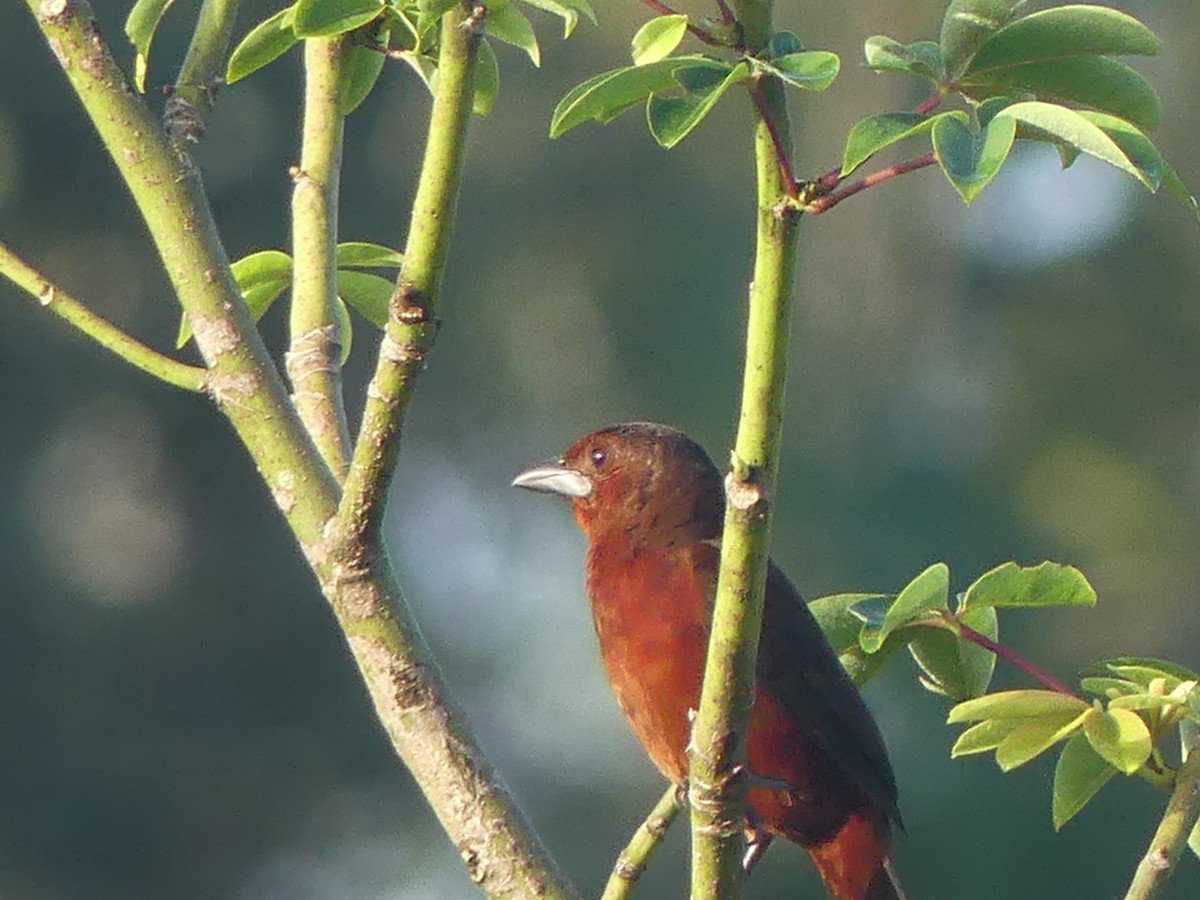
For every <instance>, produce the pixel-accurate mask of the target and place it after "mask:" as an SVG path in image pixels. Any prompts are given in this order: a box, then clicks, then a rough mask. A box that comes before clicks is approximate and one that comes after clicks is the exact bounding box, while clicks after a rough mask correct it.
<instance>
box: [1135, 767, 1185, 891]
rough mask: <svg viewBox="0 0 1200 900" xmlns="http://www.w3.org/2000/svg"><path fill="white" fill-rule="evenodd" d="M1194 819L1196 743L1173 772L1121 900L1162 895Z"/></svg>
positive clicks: (1181, 852)
mask: <svg viewBox="0 0 1200 900" xmlns="http://www.w3.org/2000/svg"><path fill="white" fill-rule="evenodd" d="M1197 821H1200V746H1194V747H1192V748H1191V749H1190V752H1189V753H1188V757H1187V760H1186V761H1185V762H1184V764H1183V765H1182V766H1181V767H1180V768H1179V770H1178V771H1177V772H1176V773H1175V787H1174V789H1173V790H1172V791H1171V797H1170V799H1169V800H1167V808H1166V810H1165V811H1164V812H1163V817H1162V820H1161V821H1160V822H1159V823H1158V828H1157V829H1156V830H1155V832H1154V837H1153V838H1151V840H1150V846H1149V848H1148V849H1147V850H1146V853H1145V855H1144V856H1143V857H1142V859H1141V862H1139V863H1138V867H1137V870H1136V871H1135V872H1134V875H1133V881H1132V882H1131V883H1130V885H1129V890H1128V891H1127V892H1126V893H1125V900H1155V898H1157V897H1160V896H1162V892H1163V890H1164V889H1165V888H1166V885H1167V882H1168V881H1169V880H1170V878H1171V875H1172V874H1173V873H1174V871H1175V866H1176V864H1177V863H1178V862H1179V857H1180V856H1181V855H1182V854H1183V850H1184V847H1186V846H1187V842H1188V836H1189V835H1190V834H1191V832H1192V829H1194V828H1195V827H1196V824H1197Z"/></svg>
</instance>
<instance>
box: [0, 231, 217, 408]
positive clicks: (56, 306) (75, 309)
mask: <svg viewBox="0 0 1200 900" xmlns="http://www.w3.org/2000/svg"><path fill="white" fill-rule="evenodd" d="M0 274H3V275H4V276H5V277H7V278H8V279H10V280H11V281H12V282H13V284H15V285H17V287H19V288H22V289H23V290H25V291H26V292H28V293H29V294H30V295H31V296H32V297H34V298H35V299H36V300H37V301H38V303H40V304H41V306H42V308H43V309H48V310H50V312H52V313H54V314H55V315H56V316H58V317H60V318H61V319H63V320H65V321H67V322H70V323H71V324H72V325H74V326H75V327H76V328H78V329H79V330H80V331H82V332H83V333H84V334H86V335H87V336H88V337H90V338H91V339H92V340H94V341H95V342H96V343H97V344H99V345H100V346H102V347H104V348H105V349H107V350H110V351H112V352H113V353H115V354H116V355H117V356H119V357H121V359H123V360H125V362H127V363H129V364H130V365H132V366H136V367H137V368H139V369H141V370H142V371H143V372H147V373H149V374H150V375H153V376H154V377H155V378H157V379H158V380H159V381H165V382H166V383H167V384H171V385H174V386H175V387H178V388H183V389H184V390H188V391H203V390H204V388H205V384H206V382H207V380H208V373H207V372H206V371H205V370H204V369H201V368H198V367H197V366H189V365H187V364H186V363H181V362H179V361H178V360H175V359H171V357H169V356H164V355H163V354H162V353H159V352H158V351H157V350H154V349H153V348H151V347H147V346H146V345H145V344H143V343H142V342H141V341H139V340H137V339H136V338H133V337H130V336H129V335H128V334H126V333H125V332H124V331H122V330H121V329H120V328H118V327H117V326H116V325H114V324H112V323H111V322H109V321H107V320H106V319H103V318H101V317H100V316H98V315H96V314H95V313H94V312H92V311H91V310H90V309H88V308H87V307H86V306H84V305H83V304H82V303H80V302H79V301H78V300H75V299H74V298H72V297H71V296H70V295H69V294H67V293H66V292H65V291H63V290H62V289H61V288H59V287H57V286H56V285H54V284H52V283H51V282H50V281H49V280H48V279H47V278H46V277H45V276H43V275H42V274H41V273H40V272H38V271H37V270H36V269H34V268H33V267H32V266H30V265H29V264H28V263H26V262H25V261H24V260H22V259H20V258H19V257H18V256H17V255H16V254H15V253H13V252H12V250H10V249H9V248H8V247H7V246H5V245H4V244H0Z"/></svg>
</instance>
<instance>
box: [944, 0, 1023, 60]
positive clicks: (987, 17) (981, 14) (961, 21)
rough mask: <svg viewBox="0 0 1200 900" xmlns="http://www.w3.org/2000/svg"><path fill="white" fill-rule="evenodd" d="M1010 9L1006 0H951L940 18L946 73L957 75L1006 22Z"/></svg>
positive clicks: (1010, 14)
mask: <svg viewBox="0 0 1200 900" xmlns="http://www.w3.org/2000/svg"><path fill="white" fill-rule="evenodd" d="M1013 12H1014V10H1013V7H1012V4H1010V3H1007V2H1005V0H952V2H951V3H950V5H949V6H948V7H946V15H945V16H944V17H943V18H942V33H941V46H942V56H943V57H944V58H945V60H946V75H947V76H949V77H950V78H951V79H954V78H957V77H958V76H959V74H961V73H962V71H963V70H964V69H965V68H966V67H967V64H968V63H969V62H970V61H971V57H972V56H974V55H975V52H976V51H977V50H978V49H979V48H980V47H981V46H982V45H983V43H984V42H985V41H986V40H987V39H988V38H990V37H991V36H992V35H993V34H995V33H996V32H997V31H999V30H1000V29H1001V28H1003V27H1004V26H1005V25H1006V24H1008V21H1009V19H1011V18H1012V16H1013Z"/></svg>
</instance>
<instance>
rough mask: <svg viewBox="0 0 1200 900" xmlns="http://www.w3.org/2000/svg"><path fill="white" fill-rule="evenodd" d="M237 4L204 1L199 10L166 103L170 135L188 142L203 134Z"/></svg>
mask: <svg viewBox="0 0 1200 900" xmlns="http://www.w3.org/2000/svg"><path fill="white" fill-rule="evenodd" d="M239 5H241V0H204V4H203V5H202V6H201V7H200V15H199V16H198V17H197V19H196V30H195V31H193V32H192V41H191V43H190V44H189V45H188V50H187V55H186V56H185V57H184V59H183V65H182V66H181V67H180V69H179V77H178V78H176V79H175V89H174V94H173V96H172V98H171V99H169V100H168V101H167V129H168V131H171V132H172V134H173V135H174V134H177V133H182V134H184V135H186V136H188V137H190V138H191V139H192V140H199V139H200V137H201V136H202V135H203V133H204V120H205V119H207V118H208V116H209V114H210V113H211V112H212V106H213V97H214V96H215V95H216V92H217V88H218V87H219V86H220V85H221V83H222V79H223V76H224V74H225V63H226V61H227V60H228V56H229V43H230V41H231V40H232V38H233V22H234V19H236V18H237V11H238V6H239ZM179 101H182V103H183V104H186V106H181V105H180V104H179ZM173 117H176V118H178V120H179V121H178V122H175V121H174V120H173ZM184 129H188V130H184Z"/></svg>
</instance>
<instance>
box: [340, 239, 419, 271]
mask: <svg viewBox="0 0 1200 900" xmlns="http://www.w3.org/2000/svg"><path fill="white" fill-rule="evenodd" d="M334 261H335V263H336V265H337V267H338V268H339V269H371V268H387V269H398V268H400V267H401V266H402V265H404V257H403V256H402V255H401V254H400V253H399V252H398V251H396V250H393V249H392V248H391V247H385V246H383V245H382V244H372V243H370V242H368V241H346V242H345V243H343V244H338V245H337V252H336V255H335V257H334Z"/></svg>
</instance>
